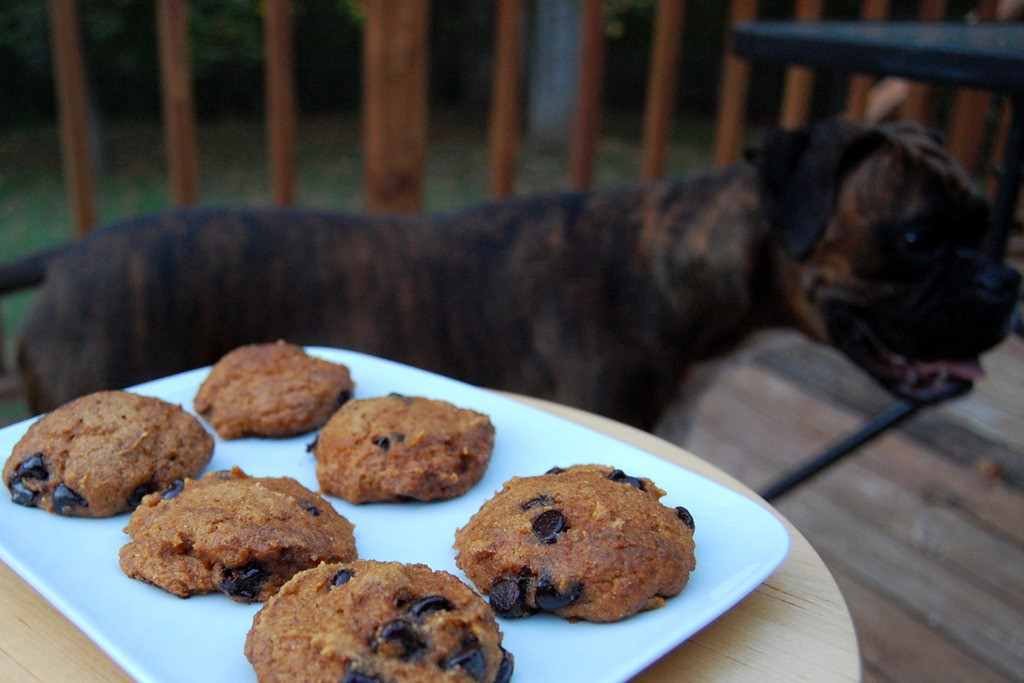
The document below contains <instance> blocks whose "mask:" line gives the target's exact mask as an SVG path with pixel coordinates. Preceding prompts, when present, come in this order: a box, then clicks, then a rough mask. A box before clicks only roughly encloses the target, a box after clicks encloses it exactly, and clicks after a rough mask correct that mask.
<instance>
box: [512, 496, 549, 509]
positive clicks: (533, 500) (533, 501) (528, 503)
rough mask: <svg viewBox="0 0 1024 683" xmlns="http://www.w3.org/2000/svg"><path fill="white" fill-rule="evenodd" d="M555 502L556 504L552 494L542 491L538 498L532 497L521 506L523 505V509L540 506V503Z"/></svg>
mask: <svg viewBox="0 0 1024 683" xmlns="http://www.w3.org/2000/svg"><path fill="white" fill-rule="evenodd" d="M554 504H555V501H554V499H553V498H552V497H551V496H549V495H547V494H544V493H542V494H540V495H539V496H537V497H536V498H531V499H530V500H528V501H526V502H525V503H523V504H522V505H520V506H519V507H521V508H522V509H523V510H529V509H530V508H535V507H538V506H540V505H554Z"/></svg>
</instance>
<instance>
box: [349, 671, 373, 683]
mask: <svg viewBox="0 0 1024 683" xmlns="http://www.w3.org/2000/svg"><path fill="white" fill-rule="evenodd" d="M341 683H381V679H380V678H378V677H377V676H376V675H374V674H368V673H363V672H362V671H355V670H353V671H349V672H347V673H346V674H345V678H343V679H341Z"/></svg>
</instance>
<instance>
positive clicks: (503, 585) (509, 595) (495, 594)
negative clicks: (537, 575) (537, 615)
mask: <svg viewBox="0 0 1024 683" xmlns="http://www.w3.org/2000/svg"><path fill="white" fill-rule="evenodd" d="M488 602H490V604H491V609H492V610H494V613H495V614H497V615H498V616H499V617H509V618H515V617H522V616H526V615H527V614H529V611H528V610H527V608H526V604H525V603H524V600H523V590H522V587H521V586H520V585H519V582H518V581H516V580H515V579H507V578H506V579H499V580H498V581H497V582H496V583H495V584H494V585H493V586H491V592H490V595H489V596H488Z"/></svg>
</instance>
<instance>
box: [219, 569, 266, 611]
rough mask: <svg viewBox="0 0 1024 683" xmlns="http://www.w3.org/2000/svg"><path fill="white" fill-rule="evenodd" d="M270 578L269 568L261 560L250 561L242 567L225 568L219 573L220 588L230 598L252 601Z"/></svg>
mask: <svg viewBox="0 0 1024 683" xmlns="http://www.w3.org/2000/svg"><path fill="white" fill-rule="evenodd" d="M269 578H270V570H269V569H267V566H266V565H264V564H263V563H262V562H250V563H249V564H247V565H244V566H242V567H236V568H234V569H225V570H224V571H223V572H222V573H221V579H220V589H221V590H222V591H224V592H225V593H227V594H228V595H229V596H230V597H232V598H237V599H239V600H242V601H245V602H253V601H254V600H256V598H257V597H258V596H259V594H260V591H261V590H262V589H263V584H265V583H266V582H267V579H269Z"/></svg>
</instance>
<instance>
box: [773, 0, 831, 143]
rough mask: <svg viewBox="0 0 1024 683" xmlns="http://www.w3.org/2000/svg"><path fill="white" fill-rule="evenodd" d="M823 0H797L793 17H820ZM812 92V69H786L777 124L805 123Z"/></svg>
mask: <svg viewBox="0 0 1024 683" xmlns="http://www.w3.org/2000/svg"><path fill="white" fill-rule="evenodd" d="M823 9H824V2H823V1H822V0H797V2H796V8H795V9H794V10H793V17H794V18H795V19H797V20H798V21H812V20H814V19H820V18H821V13H822V10H823ZM813 93H814V70H813V69H810V68H808V67H805V66H791V67H788V68H787V69H786V82H785V86H784V87H783V91H782V108H781V111H780V112H779V126H781V127H782V128H799V127H800V126H802V125H804V124H806V123H807V119H808V117H809V116H810V111H811V96H812V95H813Z"/></svg>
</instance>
